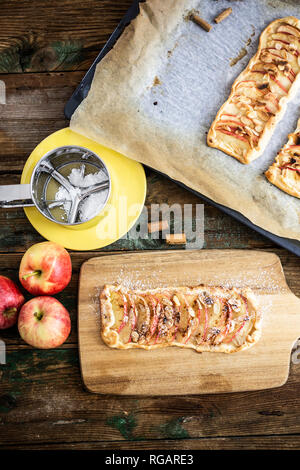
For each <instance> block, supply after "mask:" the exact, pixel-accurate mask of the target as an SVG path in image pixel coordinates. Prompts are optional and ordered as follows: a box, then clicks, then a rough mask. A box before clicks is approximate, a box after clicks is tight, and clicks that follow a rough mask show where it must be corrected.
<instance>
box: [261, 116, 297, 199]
mask: <svg viewBox="0 0 300 470" xmlns="http://www.w3.org/2000/svg"><path fill="white" fill-rule="evenodd" d="M265 175H266V177H267V178H268V180H269V181H270V182H271V183H273V184H274V185H275V186H277V187H278V188H279V189H281V190H282V191H285V192H286V193H288V194H290V195H291V196H295V197H298V198H300V119H299V121H298V124H297V129H296V130H295V132H293V133H292V134H289V139H288V142H287V143H286V145H285V146H284V147H283V148H282V149H281V150H280V152H279V153H278V155H277V157H276V159H275V162H274V163H273V165H271V166H270V167H269V169H268V170H267V171H266V173H265Z"/></svg>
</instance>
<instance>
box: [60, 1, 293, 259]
mask: <svg viewBox="0 0 300 470" xmlns="http://www.w3.org/2000/svg"><path fill="white" fill-rule="evenodd" d="M142 1H144V0H134V2H133V3H132V5H131V7H130V8H129V10H128V11H127V13H126V14H125V16H124V17H123V18H122V20H121V21H120V23H119V24H118V26H117V27H116V29H115V30H114V32H113V33H112V34H111V36H110V38H109V39H108V41H107V43H106V44H105V46H104V47H103V48H102V50H101V51H100V53H99V54H98V56H97V57H96V59H95V60H94V62H93V64H92V65H91V67H90V68H89V70H88V71H87V73H86V74H85V76H84V77H83V79H82V80H81V82H80V84H79V85H78V87H77V88H76V90H75V91H74V93H73V94H72V96H71V98H70V99H69V100H68V102H67V104H66V106H65V109H64V113H65V116H66V118H67V119H71V116H72V114H73V113H74V111H75V110H76V108H77V107H78V106H79V104H80V103H81V101H83V100H84V98H85V97H86V96H87V94H88V92H89V89H90V87H91V83H92V80H93V77H94V73H95V68H96V65H97V64H98V63H99V62H100V61H101V60H102V59H103V57H104V56H105V55H106V54H107V53H108V52H109V51H110V50H111V49H112V48H113V46H114V44H115V43H116V42H117V40H118V38H119V37H120V36H121V34H122V32H123V31H124V29H125V28H126V26H127V25H128V24H129V23H130V22H131V21H132V20H133V19H134V18H136V16H137V15H138V13H139V4H140V3H142ZM152 170H153V171H155V172H156V173H159V174H161V175H163V176H165V177H167V178H168V179H169V180H171V181H174V182H175V183H176V184H178V185H179V186H182V187H183V188H185V189H187V190H188V191H190V192H192V193H193V194H195V195H196V196H199V197H200V198H201V199H203V200H204V201H205V202H207V203H209V204H210V205H212V206H214V207H216V208H218V209H220V210H221V211H222V212H224V213H225V214H227V215H230V216H231V217H233V218H234V219H236V220H238V221H239V222H241V223H243V224H245V225H247V227H249V228H251V229H252V230H255V231H256V232H257V233H259V234H260V235H263V236H265V237H266V238H268V239H269V240H271V241H272V242H273V243H276V244H277V245H279V246H281V247H282V248H285V249H286V250H288V251H290V252H291V253H293V254H295V255H297V256H300V242H299V241H298V240H293V239H290V238H283V237H279V236H277V235H274V234H273V233H271V232H267V231H266V230H264V229H262V228H261V227H259V226H257V225H254V224H253V223H252V222H251V221H250V220H249V219H247V218H246V217H245V216H243V215H242V214H240V213H239V212H237V211H234V210H232V209H230V208H229V207H226V206H222V205H221V204H217V203H216V202H214V201H213V200H211V199H209V198H208V197H206V196H203V194H201V193H198V192H197V191H195V190H193V189H191V188H189V187H188V186H186V185H184V184H183V183H181V182H180V181H176V180H173V179H172V178H170V177H168V176H167V175H165V174H164V173H161V172H159V171H157V170H155V169H152Z"/></svg>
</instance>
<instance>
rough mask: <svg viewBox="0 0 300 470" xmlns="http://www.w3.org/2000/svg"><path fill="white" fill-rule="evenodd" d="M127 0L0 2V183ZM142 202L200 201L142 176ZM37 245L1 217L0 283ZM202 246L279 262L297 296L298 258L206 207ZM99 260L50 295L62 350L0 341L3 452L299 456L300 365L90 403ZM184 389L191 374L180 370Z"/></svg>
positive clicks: (20, 221)
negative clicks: (251, 381) (86, 345)
mask: <svg viewBox="0 0 300 470" xmlns="http://www.w3.org/2000/svg"><path fill="white" fill-rule="evenodd" d="M130 3H131V2H130V0H86V1H85V2H83V1H80V0H23V1H20V0H2V1H1V2H0V7H1V13H0V73H1V75H0V79H1V80H3V81H4V82H5V84H6V89H7V104H6V105H0V184H1V183H2V184H3V183H4V184H9V183H17V182H18V181H19V179H20V173H21V170H22V167H23V165H24V162H25V160H26V158H27V156H28V154H29V153H30V152H31V150H32V149H33V148H34V147H35V145H36V144H37V143H38V142H40V141H41V140H42V139H43V138H44V137H46V136H47V135H48V134H50V133H51V132H53V131H55V130H57V129H60V128H62V127H65V126H67V125H68V123H67V122H66V120H65V119H64V115H63V108H64V104H65V102H66V101H67V99H68V98H69V96H70V95H71V93H72V91H73V90H74V88H75V87H76V85H77V84H78V82H79V81H80V79H81V77H82V76H83V74H84V71H85V70H86V69H87V68H88V67H89V65H90V64H91V62H92V60H93V59H94V57H95V56H96V55H97V52H98V51H99V50H100V48H101V47H102V45H103V44H104V43H105V41H106V40H107V39H108V37H109V35H110V33H111V32H112V31H113V29H114V28H115V26H116V25H117V24H118V22H119V20H120V19H121V17H122V15H123V14H124V12H125V11H126V9H127V8H128V6H129V5H130ZM147 179H148V192H147V200H146V204H147V205H150V204H151V203H162V202H168V203H175V202H177V203H181V204H184V203H193V204H195V203H199V202H201V201H200V200H199V199H197V198H196V197H195V196H193V195H191V194H190V193H189V192H187V191H184V190H183V189H181V188H178V187H177V186H176V185H175V184H173V183H171V182H170V181H167V180H166V179H165V178H163V177H161V176H157V175H156V174H154V173H148V175H147ZM41 240H42V237H41V236H40V235H39V234H38V233H36V232H35V230H34V229H33V228H32V227H31V225H30V224H29V222H28V221H27V219H26V217H25V215H24V213H23V211H22V209H19V210H15V211H4V210H1V211H0V273H1V274H3V275H7V276H9V277H11V278H13V279H15V280H17V274H18V265H19V261H20V259H21V256H22V253H24V251H25V250H26V248H28V247H29V246H31V245H32V244H33V243H36V242H39V241H41ZM204 247H205V248H208V249H209V248H219V249H222V248H248V249H251V248H255V249H259V250H268V251H272V252H275V253H277V254H278V255H279V256H280V258H281V261H282V264H283V267H284V271H285V274H286V278H287V281H288V284H289V286H290V288H291V289H292V290H293V292H294V293H295V294H296V295H298V296H300V265H299V260H298V258H296V257H295V256H294V255H292V254H290V253H289V252H287V251H285V250H283V249H280V248H278V247H276V246H274V245H272V244H271V242H269V241H268V240H266V239H264V238H263V237H261V236H259V235H258V234H256V233H255V232H253V231H251V230H249V229H248V228H246V227H245V226H243V225H241V224H239V223H238V222H236V221H234V220H232V219H231V218H229V217H227V216H225V215H224V214H222V213H221V212H219V211H218V210H217V209H214V208H213V207H211V206H209V205H207V204H205V245H204ZM163 248H166V246H165V244H164V243H163V242H162V241H155V242H153V241H152V242H151V241H144V242H143V243H139V242H136V241H133V240H130V238H129V239H126V240H121V241H119V242H116V243H114V244H113V245H111V246H109V247H107V248H105V251H106V252H108V251H122V250H135V249H163ZM96 254H97V252H86V253H71V256H72V262H73V267H74V274H73V277H72V281H71V284H70V285H69V286H68V288H67V289H66V290H65V291H64V292H63V293H61V294H59V295H58V296H57V297H58V298H59V299H60V300H61V301H62V302H63V303H64V305H65V306H66V307H67V308H68V309H69V311H70V314H71V317H72V333H71V335H70V337H69V338H68V340H67V342H66V343H65V344H64V345H63V346H62V347H61V348H59V349H56V350H49V351H41V350H36V349H32V348H30V347H29V346H27V345H26V344H24V342H23V341H21V339H20V338H19V336H18V333H17V330H16V328H12V329H10V330H7V331H5V332H3V333H1V338H2V339H3V340H4V341H5V343H6V347H7V364H6V365H2V366H0V448H8V449H41V448H42V449H70V448H72V449H154V448H156V449H262V448H264V449H281V448H284V449H296V448H299V447H300V396H299V386H300V365H296V364H291V371H290V375H289V379H288V382H287V384H286V385H284V386H283V387H281V388H279V389H273V390H265V391H259V392H251V393H236V394H221V395H209V396H194V397H189V396H186V397H169V398H166V397H163V398H160V397H156V398H151V397H147V398H139V397H131V398H127V397H120V398H112V397H109V396H99V395H92V394H90V393H88V392H86V391H85V390H84V388H83V385H82V382H81V377H80V370H79V363H78V349H77V326H76V317H77V311H76V302H77V283H78V273H79V268H80V265H81V264H82V262H83V261H84V260H86V259H88V258H90V257H92V256H95V255H96ZM187 381H188V371H187Z"/></svg>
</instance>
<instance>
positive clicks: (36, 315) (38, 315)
mask: <svg viewBox="0 0 300 470" xmlns="http://www.w3.org/2000/svg"><path fill="white" fill-rule="evenodd" d="M34 316H35V318H36V319H37V320H41V319H42V318H43V316H44V314H43V313H42V312H35V313H34Z"/></svg>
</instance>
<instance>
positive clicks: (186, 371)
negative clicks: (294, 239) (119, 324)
mask: <svg viewBox="0 0 300 470" xmlns="http://www.w3.org/2000/svg"><path fill="white" fill-rule="evenodd" d="M116 282H117V283H124V284H125V285H127V286H131V287H138V288H155V287H159V286H180V285H188V286H196V285H197V284H200V283H205V284H210V285H225V286H236V287H246V286H248V287H251V288H252V289H253V290H254V291H255V293H256V295H257V297H258V300H259V304H260V309H261V311H262V314H263V331H262V338H261V339H260V341H259V342H258V343H257V344H256V345H255V346H253V347H252V348H251V349H249V350H246V351H241V352H238V353H235V354H222V353H202V354H199V353H196V352H195V351H192V350H183V349H181V348H176V347H168V348H162V349H157V350H155V351H143V350H134V349H132V350H127V351H122V350H113V349H110V348H109V347H108V346H106V345H105V344H104V343H103V342H102V340H101V337H100V311H99V293H100V291H101V288H102V287H103V285H104V284H110V283H116ZM78 315H79V317H78V322H79V349H80V362H81V371H82V377H83V381H84V384H85V386H86V388H87V389H88V390H89V391H91V392H97V393H103V394H113V395H188V394H201V393H217V392H237V391H246V390H259V389H264V388H272V387H279V386H280V385H283V384H284V383H285V382H286V380H287V377H288V373H289V363H290V353H291V349H292V346H293V344H294V342H295V341H296V340H297V338H298V337H299V336H300V300H299V299H298V298H297V297H296V296H295V295H294V294H292V292H291V291H290V289H289V288H288V286H287V284H286V281H285V277H284V273H283V269H282V266H281V263H280V260H279V258H278V256H276V255H275V254H272V253H265V252H259V251H246V250H200V251H196V250H190V251H174V252H170V251H155V252H146V253H132V254H115V255H111V254H110V255H105V254H103V255H102V256H100V257H97V258H92V259H90V260H88V261H86V262H85V263H84V264H83V266H82V268H81V273H80V287H79V313H78Z"/></svg>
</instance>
